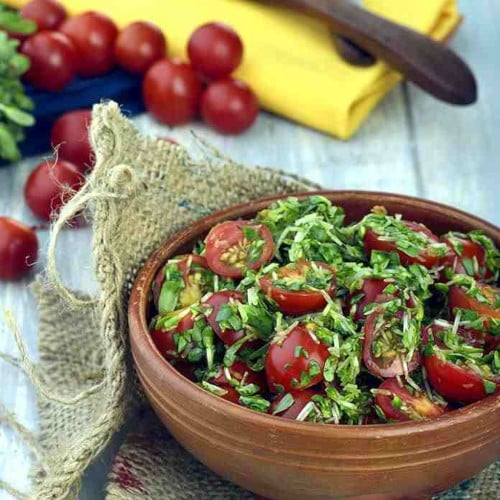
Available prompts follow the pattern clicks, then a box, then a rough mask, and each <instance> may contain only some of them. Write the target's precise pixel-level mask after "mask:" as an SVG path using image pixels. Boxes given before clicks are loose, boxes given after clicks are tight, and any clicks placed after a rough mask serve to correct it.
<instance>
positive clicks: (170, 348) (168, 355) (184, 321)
mask: <svg viewBox="0 0 500 500" xmlns="http://www.w3.org/2000/svg"><path fill="white" fill-rule="evenodd" d="M179 313H180V311H177V312H176V314H179ZM193 327H194V319H193V315H192V314H191V313H190V312H188V313H187V314H185V315H184V316H182V317H181V319H180V321H179V323H177V326H176V327H175V328H172V329H171V330H152V331H151V338H152V339H153V342H154V343H155V345H156V347H157V349H158V350H159V351H160V354H161V355H162V356H163V357H164V358H165V359H168V360H171V359H177V358H181V357H182V354H179V353H178V352H177V346H176V345H175V340H174V334H176V333H182V332H185V331H187V330H191V328H193Z"/></svg>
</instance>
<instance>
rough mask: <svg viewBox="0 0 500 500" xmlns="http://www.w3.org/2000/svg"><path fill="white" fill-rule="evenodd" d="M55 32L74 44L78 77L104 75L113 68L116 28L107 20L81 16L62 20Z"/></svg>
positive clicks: (92, 14)
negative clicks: (60, 33) (59, 32)
mask: <svg viewBox="0 0 500 500" xmlns="http://www.w3.org/2000/svg"><path fill="white" fill-rule="evenodd" d="M59 29H60V31H61V32H62V33H64V34H65V35H67V36H68V37H69V38H71V40H72V41H73V43H74V44H75V47H76V49H77V52H78V68H77V71H78V74H79V75H81V76H86V77H89V76H99V75H104V74H105V73H107V72H108V71H110V70H111V69H112V68H113V66H114V64H115V40H116V37H117V36H118V28H117V27H116V25H115V23H114V22H113V21H112V20H111V19H110V18H109V17H108V16H106V15H104V14H101V13H99V12H85V13H83V14H80V15H78V16H74V17H70V18H68V19H66V21H64V22H63V24H62V25H61V26H60V28H59Z"/></svg>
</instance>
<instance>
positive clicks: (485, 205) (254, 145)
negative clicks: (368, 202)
mask: <svg viewBox="0 0 500 500" xmlns="http://www.w3.org/2000/svg"><path fill="white" fill-rule="evenodd" d="M415 1H416V0H415ZM460 6H461V8H462V10H463V11H464V13H465V15H466V22H465V23H464V25H463V27H462V28H461V30H460V31H459V33H458V34H457V36H456V39H455V40H454V42H453V43H452V47H453V48H455V49H456V50H457V51H458V52H459V53H460V54H461V55H463V56H465V58H466V59H467V60H468V61H469V62H470V63H471V66H472V67H473V69H474V71H475V72H476V74H477V76H478V81H479V95H480V99H479V102H478V104H477V105H475V106H474V107H471V108H454V107H451V106H447V105H446V104H442V103H439V102H437V101H435V100H433V99H432V98H430V97H428V96H426V95H424V94H423V93H422V92H421V91H419V90H417V89H414V88H413V87H410V86H409V87H403V88H400V89H397V90H395V91H394V92H393V93H391V94H390V95H389V96H388V98H387V99H386V100H385V101H384V102H383V103H382V105H381V106H380V107H378V108H377V109H376V110H375V111H374V113H373V114H372V115H371V116H370V118H369V119H368V121H367V122H366V123H365V124H364V126H363V128H362V129H361V131H360V132H359V134H358V135H357V136H356V137H354V138H353V139H352V140H351V141H350V142H347V143H344V142H340V141H337V140H335V139H332V138H331V137H328V136H326V135H322V134H320V133H317V132H314V131H312V130H309V129H306V128H304V127H301V126H299V125H295V124H292V123H290V122H287V121H285V120H283V119H281V118H278V117H275V116H271V115H269V114H262V115H261V117H260V118H259V121H258V123H257V124H256V126H255V127H254V128H253V129H251V130H250V131H248V132H247V133H246V134H244V135H243V136H241V137H235V138H232V137H222V136H218V135H216V134H214V133H213V132H212V131H209V130H207V129H206V128H205V127H203V126H201V125H196V126H194V127H179V128H176V129H173V130H169V129H168V128H167V127H162V126H160V125H158V124H156V123H154V122H153V121H152V120H151V119H150V118H149V117H148V116H145V115H144V116H141V117H139V118H137V119H136V123H137V124H138V126H139V127H140V128H141V130H143V131H144V132H146V133H149V134H151V135H161V136H171V137H174V138H176V139H178V140H179V141H180V142H181V143H182V144H184V145H185V146H186V147H188V148H190V150H191V149H192V150H193V152H196V146H195V140H194V138H193V136H192V134H191V132H190V128H192V129H194V130H195V131H196V133H198V134H200V135H201V136H202V137H204V138H205V139H207V140H208V141H209V142H211V143H213V144H214V145H215V146H216V147H218V148H219V149H220V150H222V151H223V152H224V153H225V154H227V155H228V156H232V157H234V158H235V159H237V160H238V161H240V162H242V163H245V164H261V165H269V166H279V167H281V168H283V169H285V170H288V171H290V172H295V173H299V174H302V175H306V176H308V177H309V178H310V179H311V180H314V181H316V182H319V183H321V184H323V185H324V186H325V187H328V188H334V189H371V190H379V191H389V192H390V191H392V192H397V193H402V194H409V195H416V196H423V197H425V198H429V199H434V200H436V201H439V202H443V203H448V204H450V205H454V206H457V207H459V208H462V209H464V210H467V211H469V212H471V213H473V214H477V215H479V216H481V217H483V218H485V219H487V220H489V221H491V222H494V223H495V224H497V225H498V224H500V197H498V195H497V190H498V186H499V185H500V167H499V165H498V158H500V100H499V99H498V96H497V92H498V82H499V81H500V65H498V64H496V62H495V59H494V57H495V55H496V52H495V51H496V48H497V47H499V46H500V32H499V31H498V24H499V23H500V4H499V3H498V2H497V1H496V0H484V2H481V6H480V7H479V6H478V5H477V2H475V1H474V0H462V1H460ZM297 100H299V98H297ZM38 161H39V158H32V159H27V160H25V161H23V162H20V163H19V164H17V165H12V166H10V167H7V168H3V169H0V214H1V215H9V216H12V217H15V218H18V219H21V220H24V221H26V222H31V221H33V222H34V219H33V218H32V217H31V216H30V214H29V211H28V209H27V208H26V207H25V205H24V203H23V197H22V191H23V185H24V182H25V180H26V178H27V176H28V174H29V172H30V171H31V169H32V168H33V167H34V166H35V165H36V163H37V162H38ZM40 237H41V246H42V248H43V249H45V246H46V234H43V233H41V234H40ZM89 248H90V233H89V230H88V229H80V230H76V231H68V232H67V233H65V234H64V235H63V237H62V241H61V245H60V253H61V256H62V257H63V258H61V259H60V261H59V262H60V268H61V272H62V274H63V276H64V277H65V279H66V281H67V283H69V284H70V285H71V286H74V287H76V288H79V289H82V290H84V291H92V290H93V289H94V287H95V284H94V281H93V279H92V274H91V260H90V257H89V253H90V252H89ZM44 261H45V257H44V255H42V257H41V262H40V265H39V266H38V269H40V268H41V267H42V266H43V262H44ZM28 283H29V280H25V281H23V282H20V283H14V284H5V283H0V314H1V311H2V310H3V309H6V308H8V309H10V310H12V311H13V312H14V314H15V315H16V317H17V318H18V320H19V326H20V328H21V329H22V332H23V334H24V336H25V338H26V341H27V344H28V347H29V350H30V352H31V353H33V354H34V355H36V338H37V331H36V330H37V326H36V325H37V323H36V309H35V304H34V301H33V299H32V298H31V295H30V293H29V291H28V289H27V288H26V286H27V284H28ZM0 323H1V321H0ZM0 350H4V351H7V352H9V353H11V354H15V349H14V346H13V341H12V337H11V335H10V334H9V333H8V332H7V331H6V329H5V328H4V326H3V325H1V324H0ZM0 401H1V402H2V403H4V404H5V405H6V406H8V407H9V408H11V409H12V410H13V411H15V412H16V413H17V415H18V416H19V417H20V419H21V420H22V421H23V422H24V423H25V424H26V425H28V426H30V427H32V428H36V408H35V403H34V394H33V391H32V390H31V388H30V386H29V384H27V382H26V380H25V379H24V377H23V376H22V375H21V374H19V373H18V372H17V371H16V370H15V369H13V368H11V367H9V366H7V365H6V364H5V363H3V362H1V361H0ZM115 446H116V443H115ZM29 463H30V458H29V454H28V453H27V451H26V449H25V448H24V447H23V446H22V444H20V443H19V442H18V441H17V440H16V439H15V438H14V437H13V435H12V434H11V433H10V432H6V431H5V430H3V429H0V477H2V478H4V479H9V480H10V481H12V482H13V483H14V484H15V485H17V486H18V487H19V488H26V487H27V485H28V482H27V473H28V469H29ZM107 464H108V462H107V461H106V460H105V459H104V458H103V459H100V460H99V461H98V463H97V464H96V465H95V466H94V468H93V469H92V470H91V471H90V472H89V474H88V475H87V477H86V480H85V482H84V488H83V490H82V498H85V499H92V500H93V499H96V498H102V487H103V484H104V477H105V474H106V468H107ZM7 498H9V497H8V496H7V495H5V494H3V493H1V492H0V500H5V499H7Z"/></svg>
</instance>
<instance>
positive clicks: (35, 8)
mask: <svg viewBox="0 0 500 500" xmlns="http://www.w3.org/2000/svg"><path fill="white" fill-rule="evenodd" d="M19 12H20V13H21V17H23V18H24V19H29V20H30V21H34V22H35V23H36V25H37V31H47V30H56V29H57V28H58V27H59V25H60V24H61V23H62V22H63V21H64V19H65V18H66V10H65V8H64V7H63V6H62V5H61V4H60V3H59V2H56V0H32V1H31V2H28V3H27V4H26V5H24V6H23V7H21V10H20V11H19Z"/></svg>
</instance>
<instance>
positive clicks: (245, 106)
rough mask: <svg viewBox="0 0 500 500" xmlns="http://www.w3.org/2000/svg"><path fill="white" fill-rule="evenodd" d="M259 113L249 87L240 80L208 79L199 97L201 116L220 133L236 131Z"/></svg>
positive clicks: (237, 132)
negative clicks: (215, 80) (206, 85)
mask: <svg viewBox="0 0 500 500" xmlns="http://www.w3.org/2000/svg"><path fill="white" fill-rule="evenodd" d="M258 114H259V101H258V100H257V97H256V95H255V94H254V93H253V91H252V89H251V88H250V87H249V86H248V85H247V84H246V83H243V82H242V81H240V80H234V79H226V80H220V81H217V82H213V83H210V84H209V85H208V87H207V88H206V90H205V91H204V92H203V95H202V97H201V116H202V118H203V120H204V121H205V122H206V123H208V125H210V126H211V127H213V128H214V129H215V130H217V131H218V132H220V133H222V134H240V133H241V132H243V131H244V130H246V129H247V128H248V127H250V126H251V125H252V124H253V122H254V121H255V120H256V118H257V115H258Z"/></svg>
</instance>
